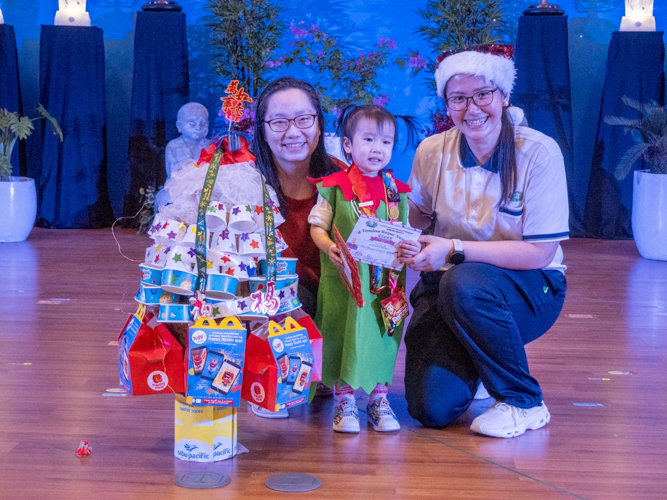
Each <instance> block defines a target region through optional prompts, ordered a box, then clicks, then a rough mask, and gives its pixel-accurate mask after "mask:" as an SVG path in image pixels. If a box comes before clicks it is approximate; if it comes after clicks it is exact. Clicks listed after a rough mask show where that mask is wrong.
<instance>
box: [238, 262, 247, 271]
mask: <svg viewBox="0 0 667 500" xmlns="http://www.w3.org/2000/svg"><path fill="white" fill-rule="evenodd" d="M247 267H248V266H246V265H245V262H241V263H240V264H239V269H240V270H241V271H245V270H246V269H247Z"/></svg>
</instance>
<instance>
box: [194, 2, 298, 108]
mask: <svg viewBox="0 0 667 500" xmlns="http://www.w3.org/2000/svg"><path fill="white" fill-rule="evenodd" d="M206 10H208V11H209V12H210V13H211V14H212V16H209V17H208V18H207V22H206V26H207V27H208V28H209V29H210V30H211V41H212V45H213V48H214V49H213V53H214V55H213V69H214V70H215V72H216V74H217V75H218V77H219V83H218V85H219V86H220V87H221V88H222V90H223V91H224V89H225V88H227V85H228V84H229V81H230V80H239V82H240V86H242V87H243V88H244V89H245V91H246V92H247V93H248V94H249V95H250V97H252V98H253V100H254V99H257V97H258V96H259V93H260V91H261V90H262V89H263V88H264V87H265V86H266V84H267V83H268V80H267V79H266V78H265V75H266V74H267V73H269V72H270V71H271V70H270V68H268V67H267V66H266V61H267V60H268V59H269V58H270V57H271V53H272V52H273V51H274V50H276V49H277V48H278V47H279V46H280V43H281V41H282V39H283V35H284V31H285V26H284V24H283V22H282V21H281V20H280V13H281V12H282V11H283V8H282V7H281V6H280V2H278V1H277V0H208V3H207V5H206Z"/></svg>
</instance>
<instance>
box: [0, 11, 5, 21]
mask: <svg viewBox="0 0 667 500" xmlns="http://www.w3.org/2000/svg"><path fill="white" fill-rule="evenodd" d="M0 24H5V18H4V17H2V9H0Z"/></svg>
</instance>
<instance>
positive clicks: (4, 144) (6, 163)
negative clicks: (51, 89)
mask: <svg viewBox="0 0 667 500" xmlns="http://www.w3.org/2000/svg"><path fill="white" fill-rule="evenodd" d="M37 111H38V112H39V114H40V116H38V117H37V118H32V119H31V118H28V117H27V116H20V115H19V114H18V113H17V112H15V111H14V112H12V113H10V112H9V111H7V110H6V109H0V180H2V181H5V180H7V177H9V176H10V175H11V174H12V165H11V156H12V151H13V150H14V145H15V144H16V141H17V140H24V139H27V138H28V137H30V135H32V132H33V130H35V126H34V125H33V124H32V122H34V121H36V120H41V119H42V118H45V119H46V120H47V121H48V123H49V126H50V128H51V129H52V131H53V133H54V134H56V135H58V136H59V137H60V141H61V142H62V140H63V131H62V130H60V127H59V126H58V122H57V121H56V119H55V118H53V117H52V116H51V115H50V114H49V113H48V111H46V109H44V106H42V105H41V104H40V105H39V107H38V108H37Z"/></svg>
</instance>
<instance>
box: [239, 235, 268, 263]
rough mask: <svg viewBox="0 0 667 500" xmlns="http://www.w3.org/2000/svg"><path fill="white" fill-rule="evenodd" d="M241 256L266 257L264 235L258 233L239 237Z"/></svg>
mask: <svg viewBox="0 0 667 500" xmlns="http://www.w3.org/2000/svg"><path fill="white" fill-rule="evenodd" d="M239 255H250V256H253V257H255V256H257V257H259V256H262V257H263V256H264V255H266V249H265V248H264V241H263V239H262V235H260V234H257V233H242V234H241V235H240V236H239Z"/></svg>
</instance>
